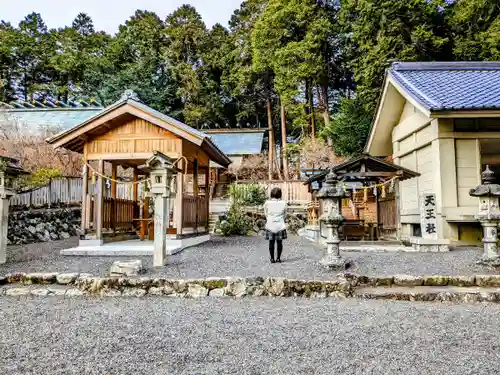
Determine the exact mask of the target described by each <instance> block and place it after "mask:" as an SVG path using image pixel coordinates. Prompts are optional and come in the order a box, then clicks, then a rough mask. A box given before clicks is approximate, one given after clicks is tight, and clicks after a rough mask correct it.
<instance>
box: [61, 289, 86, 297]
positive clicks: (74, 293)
mask: <svg viewBox="0 0 500 375" xmlns="http://www.w3.org/2000/svg"><path fill="white" fill-rule="evenodd" d="M83 294H84V292H83V291H81V290H80V289H76V288H72V289H68V290H67V291H66V293H65V296H67V297H80V296H83Z"/></svg>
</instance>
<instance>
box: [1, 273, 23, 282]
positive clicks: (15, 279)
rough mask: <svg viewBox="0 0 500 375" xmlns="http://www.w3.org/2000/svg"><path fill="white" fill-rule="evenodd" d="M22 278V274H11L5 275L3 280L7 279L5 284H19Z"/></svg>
mask: <svg viewBox="0 0 500 375" xmlns="http://www.w3.org/2000/svg"><path fill="white" fill-rule="evenodd" d="M24 276H25V273H24V272H12V273H8V274H7V275H5V278H6V279H7V283H9V284H16V283H20V282H21V281H22V280H23V279H24Z"/></svg>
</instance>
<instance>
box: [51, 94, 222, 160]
mask: <svg viewBox="0 0 500 375" xmlns="http://www.w3.org/2000/svg"><path fill="white" fill-rule="evenodd" d="M127 91H128V90H127ZM127 114H130V115H133V116H136V117H139V118H143V119H144V120H146V121H149V122H151V123H153V124H155V125H157V126H159V127H162V128H164V129H166V130H168V131H170V132H172V133H174V134H176V135H178V136H179V137H181V138H185V139H187V140H189V141H190V142H192V143H194V144H196V145H197V146H200V147H201V148H202V149H203V150H204V151H205V152H206V153H207V154H208V156H209V157H210V159H211V160H214V161H216V162H217V163H218V164H220V165H222V166H224V167H227V166H228V165H229V164H231V160H230V159H229V157H228V156H227V155H226V154H224V152H222V151H221V150H220V149H219V148H218V147H217V146H216V145H215V144H214V143H213V142H212V140H211V139H210V137H209V136H208V135H207V134H205V133H203V132H200V131H198V130H196V129H194V128H192V127H190V126H188V125H186V124H184V123H182V122H180V121H177V120H176V119H174V118H172V117H169V116H167V115H165V114H163V113H161V112H159V111H157V110H155V109H153V108H150V107H148V106H147V105H145V104H143V103H141V102H139V101H138V98H137V96H136V95H135V93H133V92H125V94H124V95H123V96H122V98H121V99H120V100H119V101H117V102H116V103H115V104H113V105H111V106H109V107H107V108H106V109H104V110H102V111H100V112H99V113H97V114H95V115H94V116H92V117H90V118H89V119H87V120H85V121H84V122H82V123H80V124H78V125H76V126H74V127H72V128H71V129H68V130H65V131H62V132H61V133H59V134H57V135H55V136H53V137H51V138H49V139H47V142H48V143H49V144H52V145H53V146H54V147H64V148H67V149H69V150H71V151H75V152H82V151H83V144H84V143H85V137H87V136H88V134H92V133H93V132H94V133H95V132H98V131H100V129H101V128H104V129H106V126H107V125H106V124H107V122H108V121H111V120H113V119H116V118H118V117H120V116H123V115H127ZM152 151H153V150H152Z"/></svg>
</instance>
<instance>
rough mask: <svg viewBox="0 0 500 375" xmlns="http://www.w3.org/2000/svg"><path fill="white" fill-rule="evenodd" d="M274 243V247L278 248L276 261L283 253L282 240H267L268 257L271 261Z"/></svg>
mask: <svg viewBox="0 0 500 375" xmlns="http://www.w3.org/2000/svg"><path fill="white" fill-rule="evenodd" d="M274 242H276V247H277V248H278V249H277V250H278V257H277V258H276V259H281V253H282V252H283V241H282V240H269V256H270V257H271V259H274Z"/></svg>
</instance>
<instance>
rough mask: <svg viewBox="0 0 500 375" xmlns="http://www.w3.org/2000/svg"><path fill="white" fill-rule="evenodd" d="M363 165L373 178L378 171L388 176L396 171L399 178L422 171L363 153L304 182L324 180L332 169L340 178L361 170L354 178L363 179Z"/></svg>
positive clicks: (408, 176)
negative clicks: (415, 170)
mask: <svg viewBox="0 0 500 375" xmlns="http://www.w3.org/2000/svg"><path fill="white" fill-rule="evenodd" d="M362 165H364V169H365V171H364V173H366V177H367V178H372V179H373V178H376V177H377V173H378V172H380V177H387V176H386V174H385V173H386V172H389V173H394V174H395V175H398V178H399V180H407V179H409V178H413V177H418V176H420V173H418V172H414V171H412V170H409V169H407V168H404V167H401V166H399V165H396V164H394V163H391V162H388V161H385V160H382V159H380V158H376V157H373V156H371V155H367V154H363V155H361V156H358V157H355V158H352V159H350V160H347V161H346V162H344V163H340V164H337V165H334V166H332V167H331V168H329V169H328V170H325V171H323V172H320V173H318V174H316V175H314V176H312V177H310V178H308V179H307V181H306V182H304V185H308V184H310V183H312V182H315V181H323V180H324V178H325V176H326V175H327V174H328V172H329V171H330V170H331V171H333V172H335V174H337V175H338V176H339V177H340V178H342V176H343V175H344V174H346V173H350V172H359V174H360V176H359V177H358V178H353V179H354V180H360V179H363V176H362V173H363V172H361V166H362Z"/></svg>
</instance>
